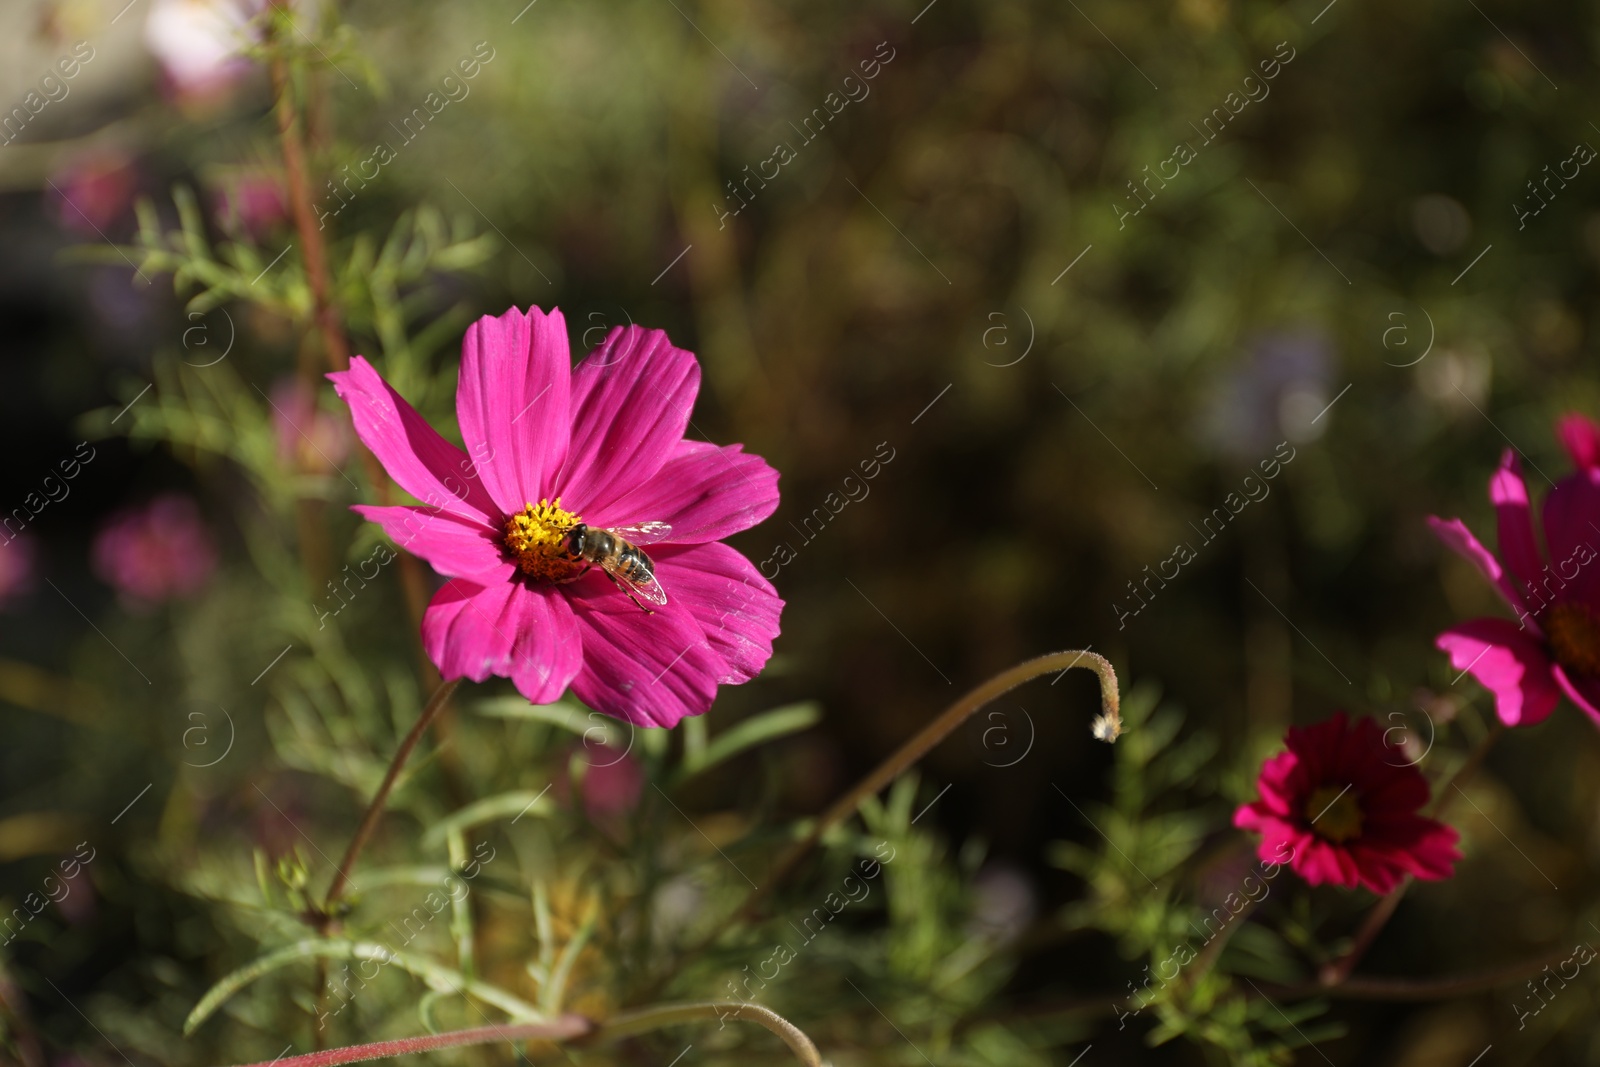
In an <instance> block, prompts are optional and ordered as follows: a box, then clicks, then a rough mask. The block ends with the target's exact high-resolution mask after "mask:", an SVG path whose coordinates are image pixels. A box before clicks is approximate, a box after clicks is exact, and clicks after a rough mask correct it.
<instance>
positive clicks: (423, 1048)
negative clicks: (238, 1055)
mask: <svg viewBox="0 0 1600 1067" xmlns="http://www.w3.org/2000/svg"><path fill="white" fill-rule="evenodd" d="M593 1032H594V1023H592V1022H590V1021H589V1020H588V1019H585V1018H584V1017H583V1016H581V1015H563V1016H562V1017H561V1018H559V1019H554V1020H552V1021H550V1022H547V1023H507V1024H506V1025H505V1026H476V1027H473V1028H472V1029H471V1030H452V1031H450V1032H449V1033H445V1034H423V1035H421V1036H419V1037H402V1038H398V1039H396V1040H394V1041H373V1042H371V1043H369V1044H365V1045H345V1046H343V1047H341V1048H330V1049H327V1050H326V1051H323V1052H309V1053H307V1054H306V1055H304V1056H290V1057H289V1058H288V1059H276V1060H262V1061H261V1062H259V1063H252V1064H248V1065H246V1067H333V1065H334V1064H340V1063H362V1062H364V1061H366V1060H381V1059H387V1058H388V1057H390V1056H407V1055H411V1054H413V1053H417V1052H431V1051H433V1050H434V1049H441V1048H460V1047H462V1046H463V1045H489V1044H493V1043H495V1042H497V1041H571V1040H573V1039H575V1038H580V1037H583V1036H585V1035H587V1034H591V1033H593Z"/></svg>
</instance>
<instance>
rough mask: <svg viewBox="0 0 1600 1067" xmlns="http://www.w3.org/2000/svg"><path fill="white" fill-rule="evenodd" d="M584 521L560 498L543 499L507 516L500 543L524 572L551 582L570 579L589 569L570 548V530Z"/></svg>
mask: <svg viewBox="0 0 1600 1067" xmlns="http://www.w3.org/2000/svg"><path fill="white" fill-rule="evenodd" d="M581 522H583V520H582V519H580V518H578V516H576V515H574V514H573V513H572V512H570V511H567V510H566V509H565V508H563V507H562V506H561V498H560V497H556V499H555V502H554V503H552V502H551V501H549V500H541V501H539V502H538V503H537V504H528V505H526V506H525V507H523V509H522V510H521V511H519V512H517V513H516V514H515V515H510V516H508V517H507V518H506V521H505V527H504V529H505V533H504V535H503V536H502V537H501V539H500V543H501V544H502V545H504V546H505V549H506V553H507V556H508V557H509V558H510V560H511V561H512V562H513V563H515V564H516V565H517V567H518V568H519V569H520V570H521V571H522V573H523V574H526V575H528V576H529V577H531V578H537V579H541V580H543V581H547V582H570V581H572V580H573V579H574V578H576V577H577V576H578V575H580V574H582V573H583V571H584V569H585V564H584V563H583V562H582V561H581V560H575V559H573V558H572V557H571V556H570V555H568V554H567V550H566V536H567V531H568V530H571V529H572V528H573V527H574V526H577V525H578V524H580V523H581Z"/></svg>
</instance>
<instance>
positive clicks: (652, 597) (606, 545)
mask: <svg viewBox="0 0 1600 1067" xmlns="http://www.w3.org/2000/svg"><path fill="white" fill-rule="evenodd" d="M671 535H672V527H671V526H669V525H667V524H666V523H664V522H642V523H640V524H639V525H637V526H619V527H617V528H616V529H610V530H608V529H601V528H600V527H598V526H590V525H588V524H587V523H582V522H580V523H578V524H577V525H576V526H574V527H572V529H570V530H568V531H567V532H566V535H565V536H564V537H563V538H562V549H563V551H565V552H566V554H567V557H568V558H569V559H571V560H573V561H574V562H579V561H581V562H583V563H587V564H590V565H592V566H596V567H599V568H600V569H601V570H603V571H605V572H606V577H607V578H610V579H611V581H612V582H613V583H615V584H616V587H617V588H618V589H620V590H622V592H623V593H624V594H626V595H627V597H628V599H629V600H631V601H633V602H634V603H635V604H638V605H639V607H640V608H641V609H642V610H643V611H644V612H645V613H646V614H654V612H652V611H651V610H650V609H649V608H647V607H645V606H644V604H642V603H640V599H641V598H642V599H644V600H648V601H649V602H650V603H652V604H654V605H655V606H656V607H658V608H659V607H664V606H665V605H666V603H667V592H666V590H665V589H662V588H661V583H660V582H658V581H656V566H655V563H654V562H652V561H651V559H650V557H649V556H647V555H645V554H644V551H643V550H642V549H641V548H640V547H639V546H640V545H650V544H655V543H656V542H657V541H664V540H666V539H667V538H668V537H670V536H671Z"/></svg>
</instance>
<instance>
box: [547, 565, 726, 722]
mask: <svg viewBox="0 0 1600 1067" xmlns="http://www.w3.org/2000/svg"><path fill="white" fill-rule="evenodd" d="M564 588H565V590H566V591H567V594H568V596H569V598H570V602H571V604H572V608H573V611H574V613H575V614H576V616H577V619H578V626H579V629H580V630H581V632H582V634H583V669H582V670H581V671H579V672H578V676H577V677H576V678H574V679H573V681H572V692H573V693H574V694H575V695H576V696H577V697H578V699H579V700H581V701H583V702H584V703H585V704H587V705H589V706H590V707H591V708H594V709H595V710H596V711H602V712H604V713H606V714H607V715H611V716H614V717H616V718H619V719H623V720H625V721H627V722H630V723H633V724H634V725H635V726H673V725H675V724H676V723H677V722H678V720H679V719H682V718H683V717H684V716H686V715H699V714H700V713H702V712H704V711H705V710H706V709H707V708H709V707H710V706H711V701H712V700H713V699H714V698H715V697H716V695H717V678H718V676H719V675H721V674H722V673H723V672H724V669H725V664H724V663H723V662H722V658H721V657H720V656H719V655H717V653H716V652H715V651H713V650H712V648H711V646H710V644H709V643H708V642H707V640H706V636H705V634H704V633H703V632H701V630H700V626H699V625H698V624H697V623H696V622H695V620H694V617H693V615H691V614H690V613H689V612H688V611H683V610H679V611H672V610H667V611H658V612H654V613H648V614H647V613H646V612H644V611H641V610H640V609H639V608H638V606H637V605H635V604H634V603H633V602H632V601H630V600H629V599H628V598H627V597H625V596H623V595H621V594H620V593H618V592H617V591H616V589H615V588H613V587H612V585H611V583H610V582H608V581H606V580H605V579H604V578H603V577H601V576H599V575H598V574H596V573H594V572H590V574H589V575H588V576H586V577H585V578H583V579H581V580H579V581H576V582H573V583H572V584H571V585H568V586H565V587H564ZM667 595H668V596H669V597H670V596H671V595H672V591H671V590H670V589H669V590H668V591H667ZM669 608H670V603H669Z"/></svg>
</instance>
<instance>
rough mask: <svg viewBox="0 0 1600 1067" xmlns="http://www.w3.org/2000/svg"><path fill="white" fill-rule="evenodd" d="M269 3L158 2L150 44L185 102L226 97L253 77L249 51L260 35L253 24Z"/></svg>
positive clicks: (149, 23)
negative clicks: (228, 92)
mask: <svg viewBox="0 0 1600 1067" xmlns="http://www.w3.org/2000/svg"><path fill="white" fill-rule="evenodd" d="M267 6H268V4H267V0H153V2H152V3H151V5H150V14H149V16H148V17H147V18H146V19H145V24H144V42H145V46H146V47H148V48H149V49H150V53H151V55H153V56H155V58H156V61H157V62H158V63H160V64H161V72H162V75H163V77H164V79H165V82H166V84H167V86H168V87H169V89H171V91H172V92H173V94H174V95H176V96H177V97H178V98H180V99H187V100H197V99H203V98H208V97H215V96H219V95H222V94H224V93H226V92H227V91H228V90H229V89H231V88H232V87H233V86H234V85H235V84H236V83H237V82H239V81H240V80H241V79H243V78H245V77H248V76H249V74H250V71H251V69H252V67H253V64H252V63H251V61H250V60H249V59H247V58H246V57H245V55H244V51H245V49H246V48H247V47H248V46H249V45H250V44H251V43H253V42H254V41H255V40H256V39H257V38H258V37H259V35H260V30H259V27H258V26H256V25H254V24H253V21H252V20H254V19H255V18H256V17H257V16H258V15H260V14H261V13H262V12H263V11H265V10H266V8H267Z"/></svg>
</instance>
